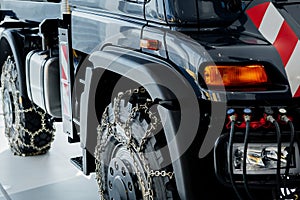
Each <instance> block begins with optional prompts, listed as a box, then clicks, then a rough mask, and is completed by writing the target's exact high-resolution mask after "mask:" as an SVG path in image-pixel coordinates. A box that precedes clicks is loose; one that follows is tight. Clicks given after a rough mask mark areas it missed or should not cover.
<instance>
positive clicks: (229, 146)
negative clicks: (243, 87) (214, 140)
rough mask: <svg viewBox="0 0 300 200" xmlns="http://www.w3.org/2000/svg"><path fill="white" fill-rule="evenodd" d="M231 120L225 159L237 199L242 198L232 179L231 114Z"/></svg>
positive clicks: (232, 135)
mask: <svg viewBox="0 0 300 200" xmlns="http://www.w3.org/2000/svg"><path fill="white" fill-rule="evenodd" d="M230 120H231V125H230V134H229V141H228V147H227V160H228V172H229V178H230V182H231V185H232V188H233V190H234V192H235V194H236V195H237V197H238V199H240V200H242V199H243V198H242V197H241V195H240V193H239V191H238V189H237V187H236V184H235V181H234V180H233V166H232V163H233V161H232V147H233V146H232V144H233V138H234V134H235V133H234V126H235V117H234V116H233V115H232V116H231V117H230Z"/></svg>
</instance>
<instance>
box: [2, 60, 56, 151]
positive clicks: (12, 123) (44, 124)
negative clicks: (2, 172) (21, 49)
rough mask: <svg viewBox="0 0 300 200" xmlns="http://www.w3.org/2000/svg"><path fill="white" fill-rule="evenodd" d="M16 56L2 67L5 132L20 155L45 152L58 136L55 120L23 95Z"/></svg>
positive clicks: (10, 143)
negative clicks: (55, 129) (55, 134)
mask: <svg viewBox="0 0 300 200" xmlns="http://www.w3.org/2000/svg"><path fill="white" fill-rule="evenodd" d="M19 88H20V83H19V81H18V72H17V68H16V64H15V61H14V58H13V57H12V56H8V57H7V59H6V61H5V62H4V64H3V66H2V73H1V95H2V108H3V113H4V124H5V135H6V137H7V138H8V142H9V145H10V149H11V151H12V152H13V153H14V154H15V155H19V156H33V155H40V154H45V153H46V152H47V151H48V150H49V149H50V147H51V143H52V141H53V138H54V128H53V121H52V120H51V118H50V116H49V115H47V114H46V113H45V112H44V111H43V110H42V109H40V108H36V107H34V106H33V105H32V103H31V102H30V100H29V99H28V98H26V97H21V95H20V92H19Z"/></svg>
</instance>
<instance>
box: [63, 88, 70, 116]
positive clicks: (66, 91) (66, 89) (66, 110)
mask: <svg viewBox="0 0 300 200" xmlns="http://www.w3.org/2000/svg"><path fill="white" fill-rule="evenodd" d="M63 85H64V93H66V94H67V96H69V95H68V92H69V91H68V89H69V88H68V85H67V84H65V83H64V84H63ZM67 106H68V103H67V102H66V99H64V106H63V107H64V114H66V115H69V112H68V110H69V109H67Z"/></svg>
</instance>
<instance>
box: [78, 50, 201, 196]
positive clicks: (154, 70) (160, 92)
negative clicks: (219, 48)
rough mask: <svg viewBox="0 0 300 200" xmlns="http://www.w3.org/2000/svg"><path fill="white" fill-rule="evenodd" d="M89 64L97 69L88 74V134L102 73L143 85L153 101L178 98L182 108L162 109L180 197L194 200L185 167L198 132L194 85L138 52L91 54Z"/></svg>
mask: <svg viewBox="0 0 300 200" xmlns="http://www.w3.org/2000/svg"><path fill="white" fill-rule="evenodd" d="M89 61H90V62H92V63H93V69H92V68H87V71H86V79H85V90H84V93H83V95H82V99H81V100H82V102H83V103H82V107H81V110H82V112H81V114H80V119H81V120H80V121H81V129H82V128H83V129H86V130H80V132H81V133H83V132H87V127H88V123H89V122H88V121H87V120H85V119H87V118H88V116H89V115H90V114H92V113H88V111H89V110H90V109H89V105H90V103H91V99H93V98H91V95H92V94H93V91H96V86H95V83H97V81H99V80H100V79H101V74H97V75H92V74H93V73H97V72H100V71H101V72H103V71H111V72H113V73H116V74H119V75H120V76H122V77H126V78H127V79H130V80H132V81H134V82H136V83H138V84H139V85H141V86H143V87H144V88H145V89H146V90H147V91H148V93H149V94H150V96H151V98H152V99H161V100H169V99H172V98H174V97H176V99H177V100H178V101H179V106H180V108H181V109H180V110H178V111H171V110H168V109H166V108H164V107H162V106H160V107H159V114H160V116H161V119H163V124H164V126H163V127H164V132H165V135H166V139H167V141H168V146H167V147H166V148H168V151H169V152H170V157H171V161H170V162H172V165H173V169H174V172H175V178H176V183H177V189H178V192H179V195H180V197H181V198H182V199H192V196H191V195H192V192H191V191H189V187H188V186H189V182H190V181H189V179H190V178H191V177H192V175H191V174H190V173H191V172H189V170H186V169H188V166H186V164H185V163H186V162H185V159H186V157H185V156H184V157H182V155H183V154H184V153H185V151H186V150H187V149H188V148H189V146H190V145H191V143H192V142H193V140H194V138H195V137H196V135H197V133H198V126H199V121H200V109H199V108H200V106H199V101H198V96H197V93H196V92H195V90H194V88H193V87H192V86H191V84H190V82H189V81H188V80H187V79H186V78H185V77H184V76H183V75H182V74H181V73H179V72H178V71H177V70H176V69H175V68H174V67H172V65H170V64H169V63H167V62H165V61H163V60H160V59H157V58H155V57H152V56H148V55H145V54H141V53H139V52H135V51H128V52H122V53H120V52H105V51H96V52H94V53H92V54H91V55H90V57H89ZM99 69H101V70H99ZM88 77H89V78H88ZM91 77H97V80H91V79H92V78H91ZM84 102H85V103H84ZM89 117H90V116H89ZM94 118H96V114H94ZM191 119H192V120H191ZM193 120H194V121H193ZM84 127H86V128H84ZM87 133H88V132H87ZM163 148H165V147H163ZM169 164H171V163H169Z"/></svg>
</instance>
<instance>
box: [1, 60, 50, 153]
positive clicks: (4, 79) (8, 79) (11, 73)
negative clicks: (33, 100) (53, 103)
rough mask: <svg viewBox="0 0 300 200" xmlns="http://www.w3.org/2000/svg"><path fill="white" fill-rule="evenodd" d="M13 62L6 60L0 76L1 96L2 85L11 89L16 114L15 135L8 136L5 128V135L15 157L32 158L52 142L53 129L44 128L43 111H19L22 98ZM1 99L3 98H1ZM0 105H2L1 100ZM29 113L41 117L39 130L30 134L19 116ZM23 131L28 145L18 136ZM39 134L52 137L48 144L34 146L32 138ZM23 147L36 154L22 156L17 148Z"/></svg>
mask: <svg viewBox="0 0 300 200" xmlns="http://www.w3.org/2000/svg"><path fill="white" fill-rule="evenodd" d="M15 70H16V69H15V62H14V61H13V60H12V59H11V57H8V59H7V60H6V61H5V63H4V65H3V69H2V75H1V88H0V91H1V93H2V94H3V92H4V85H5V83H6V84H9V87H10V88H11V93H12V95H13V101H14V102H13V104H14V108H15V110H14V112H15V113H18V114H15V115H14V116H15V122H14V124H13V126H14V130H16V131H15V133H14V135H13V136H10V134H9V129H8V128H7V127H5V135H6V137H7V138H8V139H9V145H10V147H13V148H14V150H15V151H16V152H14V153H15V154H16V155H19V156H29V155H30V156H34V155H39V154H40V153H41V152H43V151H44V150H46V149H48V148H49V147H50V145H51V142H52V141H53V138H54V137H53V136H54V132H55V128H52V130H49V129H48V128H46V113H45V112H44V111H37V110H36V108H35V107H33V106H32V107H30V108H28V109H21V108H20V104H21V103H22V98H21V96H20V91H19V90H18V89H17V88H16V84H15V83H16V82H17V76H18V75H17V72H16V71H15ZM2 98H3V97H2ZM2 104H4V102H3V100H2ZM29 112H35V113H37V114H39V115H40V116H41V128H40V129H39V130H37V131H35V132H32V131H30V130H28V129H26V128H25V127H24V126H23V125H22V123H21V120H20V114H21V113H23V114H25V113H29ZM22 131H24V132H25V133H27V134H28V135H29V136H30V144H26V143H25V142H23V141H22V140H21V137H20V134H21V133H22ZM41 132H48V133H49V135H52V141H51V142H49V143H48V144H46V145H44V146H42V147H38V146H36V145H35V144H34V138H35V136H37V135H38V134H40V133H41ZM14 144H19V145H14ZM20 145H22V146H24V147H26V148H33V149H34V150H36V151H37V152H36V153H30V154H27V153H26V154H24V153H22V152H21V150H20V149H19V148H18V146H20Z"/></svg>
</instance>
